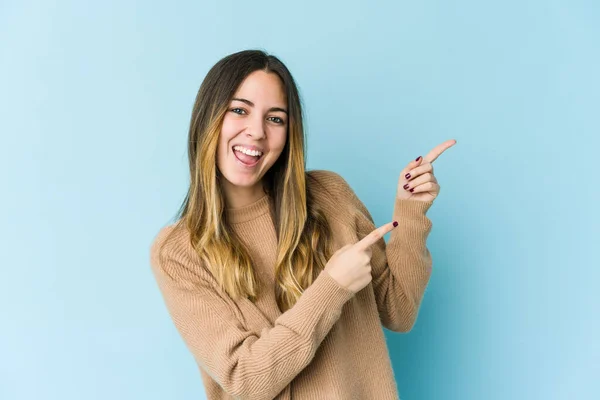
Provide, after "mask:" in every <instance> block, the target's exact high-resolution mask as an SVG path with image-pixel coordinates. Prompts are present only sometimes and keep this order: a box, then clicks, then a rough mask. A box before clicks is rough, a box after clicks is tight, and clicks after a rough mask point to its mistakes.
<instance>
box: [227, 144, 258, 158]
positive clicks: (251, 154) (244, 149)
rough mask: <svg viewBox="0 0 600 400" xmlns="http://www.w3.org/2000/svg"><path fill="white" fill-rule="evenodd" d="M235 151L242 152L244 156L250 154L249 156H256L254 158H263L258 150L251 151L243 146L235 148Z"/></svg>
mask: <svg viewBox="0 0 600 400" xmlns="http://www.w3.org/2000/svg"><path fill="white" fill-rule="evenodd" d="M233 149H234V150H237V151H239V152H242V153H244V154H248V155H249V156H254V157H260V156H262V152H260V151H256V150H249V149H247V148H245V147H242V146H234V147H233Z"/></svg>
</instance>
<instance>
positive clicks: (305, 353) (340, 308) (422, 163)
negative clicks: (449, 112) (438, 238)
mask: <svg viewBox="0 0 600 400" xmlns="http://www.w3.org/2000/svg"><path fill="white" fill-rule="evenodd" d="M454 143H455V141H453V140H451V141H448V142H445V143H443V144H441V145H439V146H438V147H436V148H435V149H434V150H432V151H431V153H429V154H428V155H427V156H426V157H424V158H422V157H418V158H417V159H416V160H415V161H413V162H411V163H409V164H408V165H407V166H406V167H405V168H404V170H403V171H402V173H401V176H400V179H399V184H398V191H397V194H396V198H395V204H394V212H393V221H394V222H390V223H387V224H385V225H383V226H380V227H379V228H376V227H375V226H374V222H373V219H372V217H371V215H370V213H369V211H368V210H367V209H366V207H365V206H364V204H363V203H362V202H361V201H360V200H359V199H358V198H357V196H356V195H355V192H354V191H353V190H352V189H351V187H350V186H349V185H348V183H347V182H346V181H345V180H344V179H343V178H342V177H341V176H340V175H338V174H337V173H335V172H332V171H327V170H312V171H306V169H305V147H304V146H305V144H304V133H303V124H302V108H301V102H300V98H299V95H298V90H297V88H296V84H295V82H294V79H293V78H292V75H291V74H290V72H289V71H288V69H287V68H286V67H285V65H284V64H283V63H282V62H281V61H280V60H279V59H277V58H276V57H274V56H272V55H267V54H265V53H264V52H262V51H253V50H248V51H241V52H238V53H235V54H231V55H229V56H227V57H225V58H223V59H222V60H220V61H219V62H218V63H217V64H216V65H215V66H214V67H212V69H211V70H210V71H209V72H208V74H207V76H206V78H205V79H204V81H203V83H202V85H201V87H200V90H199V91H198V95H197V97H196V102H195V105H194V108H193V111H192V117H191V124H190V130H189V140H188V146H189V149H188V155H189V167H190V178H191V179H190V180H191V184H190V188H189V191H188V193H187V196H186V198H185V200H184V203H183V204H182V207H181V209H180V211H179V214H178V218H177V220H176V221H175V222H174V223H173V224H170V225H167V226H165V227H163V228H162V229H161V230H160V232H159V233H158V235H157V236H156V238H155V240H154V242H153V244H152V247H151V251H150V252H151V265H152V271H153V273H154V276H155V278H156V281H157V283H158V287H159V288H160V291H161V293H162V295H163V297H164V300H165V303H166V307H167V309H168V311H169V313H170V315H171V318H172V320H173V322H174V324H175V326H176V328H177V330H178V332H179V333H180V335H181V337H182V338H183V340H184V342H185V344H186V346H187V347H188V349H189V350H190V352H191V353H192V354H193V356H194V358H195V361H196V362H197V364H198V367H199V369H200V373H201V376H202V381H203V383H204V387H205V389H206V394H207V397H208V398H209V399H230V398H242V399H252V400H259V399H273V398H277V399H292V398H293V399H378V400H383V399H397V398H398V390H397V387H396V383H395V380H394V375H393V371H392V366H391V361H390V358H389V354H388V351H387V347H386V342H385V337H384V333H383V329H382V327H386V328H387V329H390V330H392V331H396V332H408V331H409V330H410V329H411V328H412V326H413V325H414V323H415V321H416V318H417V315H418V311H419V306H420V303H421V299H422V297H423V293H424V291H425V288H426V286H427V284H428V281H429V277H430V274H431V267H432V260H431V256H430V253H429V251H428V249H427V247H426V239H427V236H428V234H429V232H430V230H431V221H430V220H429V219H428V218H427V217H426V215H425V213H426V211H427V210H428V209H429V208H430V207H431V205H432V202H433V199H434V198H435V197H436V196H437V194H438V193H439V185H438V184H437V180H436V179H435V177H434V175H433V167H432V164H431V163H432V162H433V161H434V160H435V159H436V158H437V156H439V155H440V154H441V153H442V152H443V151H444V150H445V149H446V148H448V147H450V146H452V145H454ZM390 231H391V232H392V233H391V236H390V240H389V242H388V243H387V245H386V243H385V241H384V239H383V236H384V235H385V234H386V233H387V232H390Z"/></svg>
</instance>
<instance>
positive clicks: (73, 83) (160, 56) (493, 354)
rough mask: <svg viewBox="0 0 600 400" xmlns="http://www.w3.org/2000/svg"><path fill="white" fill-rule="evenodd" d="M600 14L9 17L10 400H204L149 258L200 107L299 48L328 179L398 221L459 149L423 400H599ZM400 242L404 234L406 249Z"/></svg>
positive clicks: (209, 12)
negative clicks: (417, 190) (408, 198)
mask: <svg viewBox="0 0 600 400" xmlns="http://www.w3.org/2000/svg"><path fill="white" fill-rule="evenodd" d="M599 20H600V7H599V5H598V3H597V2H594V1H591V0H590V1H583V0H579V1H578V0H575V1H573V0H571V1H568V2H567V1H502V2H480V1H455V2H446V1H422V2H413V1H411V2H408V1H393V2H392V1H387V2H379V3H378V4H374V3H372V4H369V3H368V2H367V1H344V2H323V1H318V2H317V1H303V2H295V3H289V2H267V1H253V2H217V1H213V2H179V3H176V4H175V3H169V4H167V2H164V3H158V2H147V1H144V2H142V1H138V2H132V1H105V2H86V3H84V2H80V1H56V2H41V1H37V2H36V1H19V2H17V1H8V2H7V1H3V2H2V3H0V37H1V40H0V57H1V62H0V87H1V93H2V96H0V113H1V114H0V132H1V133H2V145H1V146H0V163H1V164H0V167H1V171H2V193H3V194H2V196H0V206H1V208H2V210H4V212H2V227H3V229H2V237H1V240H0V246H2V247H1V248H0V250H1V252H2V257H3V260H2V278H1V279H0V313H1V316H2V317H1V319H0V338H1V340H0V354H1V355H0V398H2V399H7V400H8V399H61V400H62V399H146V400H148V399H167V398H169V399H199V398H203V396H204V391H203V387H202V383H201V380H200V375H199V372H198V370H197V368H196V365H195V363H194V361H193V359H192V357H191V355H190V354H189V353H188V351H187V349H186V348H185V346H184V344H183V342H182V341H181V339H180V337H179V335H178V333H177V332H176V330H175V328H174V326H173V324H172V323H171V321H170V319H169V316H168V314H167V312H166V309H165V307H164V304H163V301H162V298H161V297H160V293H159V291H158V289H157V287H156V284H155V282H154V280H153V277H152V275H151V272H150V267H149V259H148V257H149V253H148V251H149V246H150V243H151V241H152V239H153V238H154V236H155V234H156V233H157V232H158V230H159V229H160V227H162V226H163V225H164V224H166V223H167V222H168V221H169V220H170V219H171V218H172V217H173V216H174V215H175V212H176V211H177V208H178V207H179V205H180V203H181V201H182V199H183V196H184V194H185V190H186V189H187V183H188V172H187V158H186V157H187V154H186V139H187V130H188V124H189V118H190V113H191V110H192V105H193V101H194V97H195V95H196V92H197V90H198V88H199V86H200V83H201V82H202V80H203V78H204V76H205V74H206V73H207V72H208V70H209V68H210V67H211V66H212V65H213V64H214V63H216V62H217V61H218V60H219V59H220V58H221V57H224V56H225V55H227V54H230V53H232V52H235V51H239V50H242V49H247V48H260V49H264V50H267V51H268V52H272V53H273V54H275V55H277V56H278V57H280V58H281V59H282V61H284V63H286V64H287V65H288V67H289V68H290V70H291V71H292V73H293V75H294V77H295V78H296V80H297V82H298V84H299V87H300V90H301V94H302V96H303V100H304V104H305V109H306V112H307V119H306V124H307V136H308V144H309V147H308V168H309V169H329V170H333V171H336V172H338V173H340V174H341V175H342V176H343V177H345V178H346V180H347V181H348V182H349V183H350V184H351V186H352V187H353V188H354V189H355V191H356V192H357V193H358V195H359V197H360V198H361V199H362V200H363V202H364V203H365V204H366V205H367V207H368V208H369V210H370V211H371V212H372V214H373V216H374V218H375V220H376V223H377V224H378V225H381V224H383V223H386V222H388V220H389V218H390V217H391V212H392V207H393V197H394V194H395V191H396V184H397V180H398V175H399V173H400V171H401V170H402V169H403V168H404V167H405V165H406V164H407V163H408V162H409V161H410V160H412V159H414V158H416V157H417V156H418V155H425V154H426V153H427V152H428V151H429V150H430V149H432V148H433V147H434V146H435V145H437V144H439V143H442V142H443V141H445V140H448V139H456V140H457V142H458V143H457V144H456V145H455V146H454V147H452V148H450V149H449V150H448V151H446V152H445V153H444V154H443V155H442V156H441V157H440V158H439V159H438V160H437V161H436V162H435V163H434V165H435V168H436V176H437V178H438V180H439V182H440V184H441V186H442V189H441V192H440V196H439V197H438V198H437V199H436V201H435V203H434V205H433V207H432V208H431V209H430V211H429V212H428V216H429V217H430V218H431V219H432V221H433V224H434V225H433V230H432V233H431V235H430V237H429V241H428V245H429V248H430V250H431V253H432V256H433V259H434V266H433V275H432V278H431V281H430V285H429V287H428V289H427V291H426V294H425V298H424V300H423V304H422V308H421V312H420V314H419V318H418V321H417V324H416V326H415V327H414V329H413V330H412V331H411V332H410V333H408V334H404V335H403V334H394V333H391V332H387V331H386V337H387V338H388V342H389V347H390V353H391V356H392V360H393V366H394V371H395V374H396V377H397V380H398V384H399V387H400V393H401V395H402V398H403V399H405V400H417V399H461V400H464V399H490V400H492V399H493V400H495V399H545V400H547V399H592V398H599V397H598V396H600V387H599V386H600V383H599V380H598V376H599V375H600V361H599V360H600V344H599V338H600V323H599V321H598V318H599V317H598V315H599V312H598V308H599V295H598V282H599V278H600V273H599V272H598V270H599V266H600V263H599V262H598V254H597V250H598V247H599V244H600V240H599V239H600V235H599V232H598V231H599V226H600V224H599V222H600V218H599V212H598V205H599V201H598V199H599V197H600V196H599V194H600V192H599V190H598V183H599V180H598V172H599V168H598V164H597V160H598V158H597V153H598V147H599V145H600V140H599V139H598V135H599V133H600V129H599V128H600V119H599V116H598V115H599V114H600V113H599V112H598V110H599V109H600V107H599V104H600V79H599V71H600V51H599V49H600V45H599V43H600V25H599V24H598V21H599ZM386 239H387V238H386Z"/></svg>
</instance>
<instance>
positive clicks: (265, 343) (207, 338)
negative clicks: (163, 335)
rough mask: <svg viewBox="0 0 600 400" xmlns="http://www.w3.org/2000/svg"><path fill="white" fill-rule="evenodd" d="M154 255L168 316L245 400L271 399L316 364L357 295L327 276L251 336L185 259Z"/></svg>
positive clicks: (207, 366) (219, 378)
mask: <svg viewBox="0 0 600 400" xmlns="http://www.w3.org/2000/svg"><path fill="white" fill-rule="evenodd" d="M159 247H160V244H159V243H155V244H154V245H153V246H152V250H151V266H152V271H153V274H154V276H155V278H156V281H157V283H158V287H159V289H160V291H161V293H162V296H163V299H164V301H165V304H166V307H167V310H168V312H169V314H170V316H171V318H172V320H173V322H174V324H175V326H176V328H177V330H178V331H179V333H180V335H181V337H182V338H183V340H184V342H185V344H186V346H187V348H188V349H189V350H190V351H191V353H192V354H193V356H194V358H195V360H196V362H197V363H198V365H199V366H200V367H201V368H203V369H204V370H205V371H206V372H207V373H208V374H209V375H210V376H211V377H212V378H213V379H214V380H215V381H216V382H217V383H218V384H219V385H220V386H221V387H222V388H223V389H224V390H225V391H226V392H227V393H229V394H230V395H232V396H235V397H237V398H241V399H271V398H274V397H275V396H276V395H277V394H278V393H279V392H281V391H282V390H283V389H284V388H285V387H286V386H287V385H288V384H289V383H290V382H291V381H292V379H294V377H295V376H296V375H297V374H299V373H300V372H301V371H302V370H303V369H304V368H305V367H306V366H307V365H308V364H309V363H310V361H311V360H312V358H313V356H314V355H315V353H316V350H317V348H318V347H319V345H320V344H321V342H322V341H323V339H324V338H325V336H326V335H327V333H328V332H329V331H330V330H331V328H332V326H333V325H334V323H335V322H336V321H337V320H338V319H339V317H340V315H341V311H342V307H343V305H344V304H345V303H346V302H347V301H348V300H349V299H350V298H351V297H352V296H353V295H354V293H353V292H352V291H350V290H348V289H346V288H344V287H343V286H340V285H339V284H338V283H337V282H336V281H335V280H334V279H333V278H332V277H331V276H330V275H329V274H328V273H327V272H326V271H324V270H323V271H322V272H321V273H320V274H319V275H318V277H317V278H316V279H315V281H314V282H313V283H312V285H311V286H309V287H308V288H307V289H306V290H305V291H304V293H303V294H302V295H301V297H300V298H299V299H298V301H297V302H296V304H295V305H294V306H293V307H292V308H290V309H289V310H287V311H286V312H284V313H283V314H282V315H280V316H279V318H277V320H276V321H275V322H274V326H272V327H269V328H265V329H263V330H262V331H261V332H260V334H256V333H255V332H253V331H249V330H247V329H246V328H245V327H244V325H243V324H242V323H241V321H240V320H239V319H238V318H237V317H236V315H235V314H234V312H233V311H232V310H231V308H230V307H231V305H230V302H231V299H229V301H226V299H225V298H223V297H222V296H224V295H223V292H220V291H217V289H216V288H215V287H214V286H213V284H211V283H210V282H209V281H207V280H206V279H204V278H202V277H200V276H199V275H197V274H193V273H190V268H188V267H189V266H188V265H186V263H185V262H182V260H181V257H179V256H177V257H176V256H175V253H173V252H170V251H169V250H168V246H167V247H164V248H163V249H162V250H161V251H159V250H158V248H159Z"/></svg>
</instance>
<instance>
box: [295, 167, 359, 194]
mask: <svg viewBox="0 0 600 400" xmlns="http://www.w3.org/2000/svg"><path fill="white" fill-rule="evenodd" d="M306 174H307V176H308V177H309V182H308V185H311V184H312V185H314V186H319V188H324V189H325V190H327V191H328V192H330V193H331V194H332V195H334V196H336V197H338V196H340V195H344V194H348V192H349V191H352V188H351V187H350V185H349V184H348V182H347V181H346V180H345V179H344V178H343V177H342V176H341V175H340V174H338V173H337V172H334V171H329V170H325V169H314V170H310V171H307V172H306Z"/></svg>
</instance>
